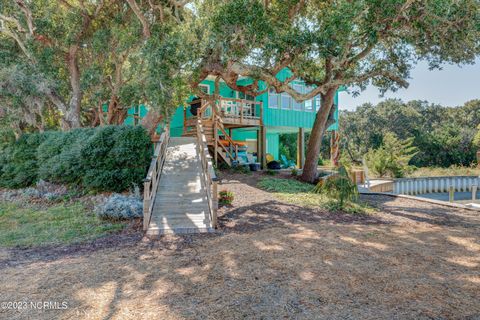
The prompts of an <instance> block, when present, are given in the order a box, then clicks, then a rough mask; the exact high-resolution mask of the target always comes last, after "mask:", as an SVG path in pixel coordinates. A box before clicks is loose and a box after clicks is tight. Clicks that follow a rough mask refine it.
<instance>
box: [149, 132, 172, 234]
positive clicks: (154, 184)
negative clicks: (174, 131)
mask: <svg viewBox="0 0 480 320" xmlns="http://www.w3.org/2000/svg"><path fill="white" fill-rule="evenodd" d="M169 140H170V124H167V125H166V126H165V129H164V131H163V132H162V135H161V136H160V140H159V141H158V143H157V144H156V145H155V151H154V153H153V157H152V161H151V162H150V167H149V169H148V172H147V176H146V178H145V180H144V182H143V230H147V229H148V225H149V224H150V219H151V216H152V210H153V204H154V202H155V196H156V195H157V188H158V183H159V181H160V176H161V175H162V168H163V163H164V162H165V157H166V153H167V146H168V141H169Z"/></svg>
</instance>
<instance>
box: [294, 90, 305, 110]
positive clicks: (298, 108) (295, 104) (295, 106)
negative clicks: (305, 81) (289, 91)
mask: <svg viewBox="0 0 480 320" xmlns="http://www.w3.org/2000/svg"><path fill="white" fill-rule="evenodd" d="M303 88H304V87H303V86H302V85H298V84H295V85H293V89H294V90H295V91H296V92H298V93H303ZM292 101H293V110H302V103H301V102H297V101H296V100H295V99H293V98H292Z"/></svg>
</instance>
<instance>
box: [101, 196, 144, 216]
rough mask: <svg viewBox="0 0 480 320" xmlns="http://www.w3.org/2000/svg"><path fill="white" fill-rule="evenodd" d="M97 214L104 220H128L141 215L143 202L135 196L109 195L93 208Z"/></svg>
mask: <svg viewBox="0 0 480 320" xmlns="http://www.w3.org/2000/svg"><path fill="white" fill-rule="evenodd" d="M95 212H96V214H97V216H98V217H99V218H101V219H105V220H129V219H135V218H140V217H142V216H143V202H142V201H141V200H140V199H139V198H137V197H136V196H124V195H121V194H113V195H111V196H110V197H109V198H108V199H107V201H105V203H103V204H101V205H99V206H97V207H96V208H95Z"/></svg>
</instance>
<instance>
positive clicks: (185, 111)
mask: <svg viewBox="0 0 480 320" xmlns="http://www.w3.org/2000/svg"><path fill="white" fill-rule="evenodd" d="M183 133H184V134H185V133H187V108H186V107H184V108H183Z"/></svg>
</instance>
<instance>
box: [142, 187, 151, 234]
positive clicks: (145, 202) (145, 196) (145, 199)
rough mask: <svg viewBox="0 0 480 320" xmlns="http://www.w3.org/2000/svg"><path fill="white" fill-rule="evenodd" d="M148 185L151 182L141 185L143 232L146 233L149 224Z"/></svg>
mask: <svg viewBox="0 0 480 320" xmlns="http://www.w3.org/2000/svg"><path fill="white" fill-rule="evenodd" d="M150 184H151V181H145V183H144V184H143V231H146V230H147V229H148V225H149V224H150V201H151V200H150V199H151V198H150Z"/></svg>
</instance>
